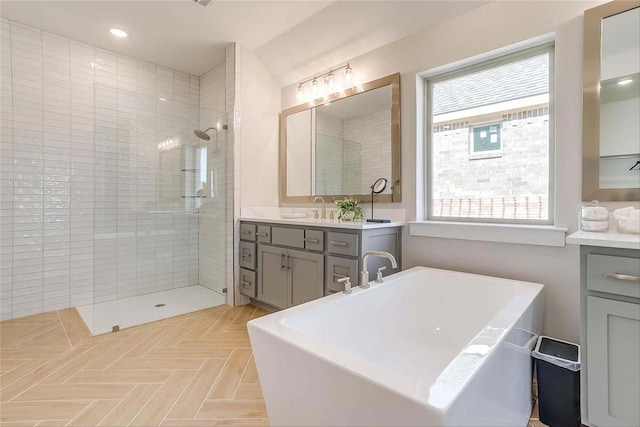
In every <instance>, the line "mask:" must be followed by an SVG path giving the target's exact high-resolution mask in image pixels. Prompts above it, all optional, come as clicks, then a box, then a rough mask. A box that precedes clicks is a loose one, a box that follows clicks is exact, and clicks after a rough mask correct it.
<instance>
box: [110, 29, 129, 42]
mask: <svg viewBox="0 0 640 427" xmlns="http://www.w3.org/2000/svg"><path fill="white" fill-rule="evenodd" d="M109 32H110V33H111V34H113V35H114V36H116V37H119V38H121V39H123V38H125V37H127V36H128V34H127V32H126V31H124V30H121V29H120V28H112V29H110V30H109Z"/></svg>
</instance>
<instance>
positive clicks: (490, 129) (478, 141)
mask: <svg viewBox="0 0 640 427" xmlns="http://www.w3.org/2000/svg"><path fill="white" fill-rule="evenodd" d="M501 126H502V124H493V125H488V126H476V127H473V128H471V152H472V153H481V152H483V151H498V150H500V127H501Z"/></svg>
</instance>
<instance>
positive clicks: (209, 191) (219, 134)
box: [193, 108, 232, 294]
mask: <svg viewBox="0 0 640 427" xmlns="http://www.w3.org/2000/svg"><path fill="white" fill-rule="evenodd" d="M225 117H226V114H225V113H224V112H222V111H216V110H213V109H206V108H202V109H200V129H202V130H205V129H208V128H210V127H213V128H214V129H212V130H210V131H208V132H207V133H208V135H209V136H210V138H211V139H210V140H209V141H203V140H199V143H198V145H196V146H195V150H194V163H196V164H198V165H199V166H198V172H197V173H196V174H195V175H197V177H196V178H194V181H193V185H194V192H195V194H196V195H198V196H199V197H198V198H197V199H196V200H197V201H198V203H199V205H198V206H199V211H200V228H199V232H200V240H199V243H200V245H199V283H200V285H202V286H204V287H206V288H209V289H211V290H213V291H215V292H218V293H221V294H222V293H223V292H224V288H226V286H227V280H226V258H225V257H226V251H227V246H226V233H227V229H228V228H227V227H229V226H230V220H229V221H228V220H227V219H228V218H231V217H232V216H231V211H230V210H229V208H230V206H227V184H228V182H227V176H228V175H227V165H228V161H229V160H230V159H229V158H228V154H229V153H228V140H227V138H228V134H227V130H226V129H224V119H225Z"/></svg>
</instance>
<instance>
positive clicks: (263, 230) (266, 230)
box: [256, 225, 271, 243]
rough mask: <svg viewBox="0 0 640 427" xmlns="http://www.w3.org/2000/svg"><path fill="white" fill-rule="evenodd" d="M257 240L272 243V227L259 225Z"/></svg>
mask: <svg viewBox="0 0 640 427" xmlns="http://www.w3.org/2000/svg"><path fill="white" fill-rule="evenodd" d="M256 240H257V241H258V242H260V243H271V227H269V226H268V225H259V226H258V231H256Z"/></svg>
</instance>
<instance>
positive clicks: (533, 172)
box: [425, 45, 553, 225]
mask: <svg viewBox="0 0 640 427" xmlns="http://www.w3.org/2000/svg"><path fill="white" fill-rule="evenodd" d="M425 84H426V94H427V108H426V114H427V118H426V119H427V121H426V122H427V124H428V125H427V129H428V130H429V131H428V132H427V138H426V139H427V150H426V155H427V163H426V164H427V165H428V166H427V168H428V170H427V186H426V188H427V197H426V201H427V206H426V212H427V219H431V220H441V221H477V222H498V223H524V224H541V225H542V224H545V225H546V224H550V223H551V222H552V219H553V215H552V211H553V210H552V208H553V206H552V205H553V203H552V201H553V197H552V194H553V191H552V189H553V180H552V179H551V177H552V174H551V171H552V165H553V156H552V153H553V114H552V112H553V105H552V101H553V45H545V46H541V47H537V48H533V49H528V50H525V51H520V52H518V53H515V54H511V55H507V56H503V57H501V58H497V59H494V60H491V61H487V62H484V63H481V64H478V65H474V66H473V67H466V68H462V69H458V70H455V71H452V72H448V73H446V74H441V75H438V76H433V77H430V78H428V79H426V80H425Z"/></svg>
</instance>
